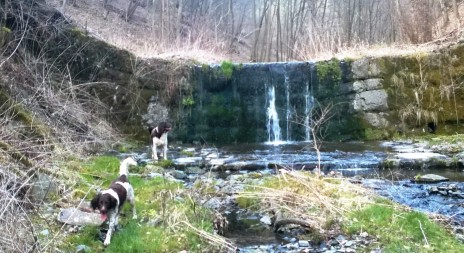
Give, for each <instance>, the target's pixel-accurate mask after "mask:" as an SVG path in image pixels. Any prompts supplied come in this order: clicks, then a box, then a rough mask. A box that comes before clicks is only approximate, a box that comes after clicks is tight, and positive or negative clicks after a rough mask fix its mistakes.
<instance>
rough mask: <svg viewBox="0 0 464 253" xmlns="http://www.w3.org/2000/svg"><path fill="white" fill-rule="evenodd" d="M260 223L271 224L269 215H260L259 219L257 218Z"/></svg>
mask: <svg viewBox="0 0 464 253" xmlns="http://www.w3.org/2000/svg"><path fill="white" fill-rule="evenodd" d="M259 221H260V222H261V223H264V224H266V225H269V226H270V225H272V220H271V217H270V216H269V215H264V216H263V217H261V219H260V220H259Z"/></svg>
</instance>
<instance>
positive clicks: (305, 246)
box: [298, 240, 311, 248]
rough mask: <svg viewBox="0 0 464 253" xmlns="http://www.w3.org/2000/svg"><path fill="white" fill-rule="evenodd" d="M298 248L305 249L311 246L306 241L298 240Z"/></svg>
mask: <svg viewBox="0 0 464 253" xmlns="http://www.w3.org/2000/svg"><path fill="white" fill-rule="evenodd" d="M298 246H299V247H301V248H307V247H310V246H311V245H310V244H309V242H308V241H306V240H299V241H298Z"/></svg>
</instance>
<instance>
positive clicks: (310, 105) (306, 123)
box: [304, 84, 314, 141]
mask: <svg viewBox="0 0 464 253" xmlns="http://www.w3.org/2000/svg"><path fill="white" fill-rule="evenodd" d="M305 102H306V103H305V119H304V128H305V141H311V139H312V137H311V110H312V108H313V106H314V97H313V96H311V94H310V92H309V84H308V85H307V88H306V94H305Z"/></svg>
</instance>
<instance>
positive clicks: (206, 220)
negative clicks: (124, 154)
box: [62, 156, 214, 253]
mask: <svg viewBox="0 0 464 253" xmlns="http://www.w3.org/2000/svg"><path fill="white" fill-rule="evenodd" d="M119 163H120V161H119V159H118V158H116V157H111V156H99V157H94V158H92V159H90V160H89V161H88V162H85V163H81V164H80V165H81V166H79V165H78V164H74V163H71V164H69V165H70V166H71V167H73V168H74V169H76V170H78V171H79V172H80V173H81V176H82V178H81V180H82V181H85V182H86V183H88V184H89V183H91V184H101V188H102V189H106V188H107V187H108V186H109V185H110V183H111V182H112V181H113V180H114V179H115V178H116V177H117V175H118V173H119ZM132 169H134V168H133V167H132ZM129 170H131V169H129ZM129 181H130V182H131V184H132V186H133V187H134V191H135V197H136V210H137V214H138V217H139V219H138V220H132V219H131V218H130V216H131V208H130V205H129V204H126V205H125V206H124V207H123V209H122V211H121V217H120V218H119V223H120V225H121V229H120V230H119V231H117V232H116V233H114V234H113V237H112V239H111V244H110V245H109V246H108V247H107V248H104V247H103V243H102V242H101V241H100V240H99V239H98V234H99V229H100V228H99V227H96V226H85V227H84V228H83V229H82V230H81V231H79V232H78V233H75V234H72V235H70V236H68V237H67V238H66V239H65V241H64V242H63V244H62V249H63V250H67V251H70V252H72V251H75V249H76V247H77V246H78V245H81V244H83V245H86V246H88V247H90V248H91V250H92V252H103V251H104V252H121V253H122V252H179V251H182V250H188V251H189V252H204V251H203V250H204V249H205V248H208V247H211V245H209V244H208V243H206V242H205V241H204V240H203V238H202V237H200V236H199V235H198V233H197V232H195V231H194V230H192V229H191V228H190V227H189V226H187V225H186V224H190V225H191V226H193V227H195V228H196V229H198V230H201V231H205V232H209V233H211V232H213V221H212V218H213V215H212V213H211V211H210V210H208V209H205V208H202V207H200V206H198V205H197V204H196V203H195V202H194V201H193V199H191V198H190V197H189V193H188V191H187V190H186V189H184V187H183V185H182V184H180V183H178V182H174V181H169V180H167V179H165V178H162V177H156V178H153V179H146V178H141V177H137V176H132V177H129ZM88 184H83V183H81V184H78V185H79V186H86V187H87V190H88ZM76 190H77V189H76ZM82 191H85V190H82ZM90 195H91V196H88V199H90V198H92V197H93V195H94V194H90ZM155 220H159V221H160V222H159V223H156V224H154V223H153V221H155ZM213 251H214V250H213Z"/></svg>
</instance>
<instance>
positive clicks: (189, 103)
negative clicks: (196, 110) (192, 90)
mask: <svg viewBox="0 0 464 253" xmlns="http://www.w3.org/2000/svg"><path fill="white" fill-rule="evenodd" d="M182 105H183V106H186V107H190V106H193V105H195V100H194V99H193V97H191V96H189V97H185V98H182Z"/></svg>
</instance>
